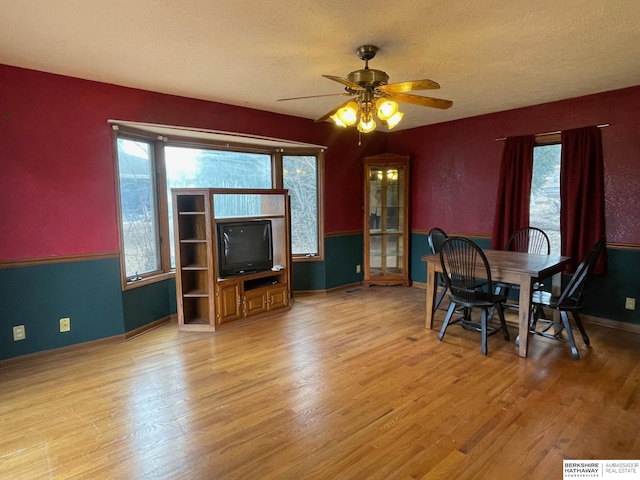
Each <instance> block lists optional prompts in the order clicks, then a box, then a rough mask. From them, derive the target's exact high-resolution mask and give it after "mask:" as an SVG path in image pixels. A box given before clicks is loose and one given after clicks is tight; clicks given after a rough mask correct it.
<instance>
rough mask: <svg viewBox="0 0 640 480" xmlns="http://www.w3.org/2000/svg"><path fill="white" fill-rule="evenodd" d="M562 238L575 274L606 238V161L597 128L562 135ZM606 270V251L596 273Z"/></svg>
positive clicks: (569, 268)
mask: <svg viewBox="0 0 640 480" xmlns="http://www.w3.org/2000/svg"><path fill="white" fill-rule="evenodd" d="M560 165H561V166H560V202H561V206H560V236H561V239H562V246H561V250H562V255H566V256H569V257H571V263H570V264H569V266H568V271H569V273H571V272H574V271H575V269H576V267H577V266H578V264H579V263H580V262H581V261H582V259H583V258H584V257H585V256H586V255H587V253H589V252H590V251H591V249H592V248H593V246H594V245H595V244H596V242H597V241H598V240H599V239H600V238H602V237H604V236H605V218H604V160H603V155H602V136H601V133H600V129H599V128H598V127H585V128H577V129H575V130H567V131H563V132H562V158H561V164H560ZM606 270H607V255H606V249H603V251H602V253H601V254H600V257H599V259H598V262H597V263H596V266H595V270H594V273H595V274H603V273H605V272H606Z"/></svg>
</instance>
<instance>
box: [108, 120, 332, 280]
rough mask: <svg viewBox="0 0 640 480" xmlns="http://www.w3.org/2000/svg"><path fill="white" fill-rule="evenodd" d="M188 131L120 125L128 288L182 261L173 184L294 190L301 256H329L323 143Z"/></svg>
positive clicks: (295, 245) (295, 246)
mask: <svg viewBox="0 0 640 480" xmlns="http://www.w3.org/2000/svg"><path fill="white" fill-rule="evenodd" d="M123 123H126V122H123ZM165 130H166V129H165ZM184 131H185V130H184V129H180V130H178V129H172V133H175V134H176V135H173V136H172V138H171V140H169V139H168V138H167V137H165V136H164V135H160V136H158V135H155V134H154V133H156V132H155V131H154V132H153V133H152V132H151V131H141V130H138V129H135V128H133V129H129V128H128V127H121V126H120V125H114V132H115V133H114V136H115V140H116V151H117V165H118V170H119V175H118V179H119V184H118V185H119V194H120V213H121V243H122V262H121V263H122V270H123V275H124V278H123V286H124V287H126V286H127V285H134V284H139V281H140V280H145V279H148V281H154V280H155V279H156V278H157V277H160V276H161V275H163V274H170V273H171V269H172V268H173V267H174V266H175V261H174V258H175V257H174V255H175V254H174V239H173V218H172V217H173V214H172V211H171V210H172V204H171V203H172V201H171V189H172V188H286V189H289V192H290V197H291V231H292V251H293V256H294V259H296V258H298V259H306V260H308V259H321V258H322V244H321V242H320V239H321V238H322V223H321V216H322V211H321V198H320V192H321V171H322V169H321V159H322V150H321V147H315V146H308V148H307V147H306V146H305V148H300V147H299V146H296V147H294V148H287V147H289V144H288V143H287V142H280V143H277V142H276V141H273V140H271V141H270V140H265V142H264V143H265V145H257V142H256V141H255V140H253V139H252V141H249V142H248V143H247V144H246V145H244V144H238V143H234V144H233V146H232V145H231V144H230V143H229V142H228V140H229V139H230V138H231V137H229V136H228V135H227V136H226V138H225V139H224V140H221V139H220V137H224V136H223V135H220V134H217V135H211V137H216V138H215V139H209V138H205V139H203V138H202V137H203V135H202V132H198V133H199V134H200V135H199V137H198V139H197V140H196V141H194V140H193V139H191V138H187V137H184V135H185V133H184ZM178 132H181V135H182V136H180V135H179V133H178ZM174 137H175V138H174ZM205 137H206V135H205ZM233 138H234V140H235V141H236V142H237V137H233ZM260 140H262V139H260ZM312 147H313V148H312ZM294 152H295V153H294ZM143 283H144V282H143Z"/></svg>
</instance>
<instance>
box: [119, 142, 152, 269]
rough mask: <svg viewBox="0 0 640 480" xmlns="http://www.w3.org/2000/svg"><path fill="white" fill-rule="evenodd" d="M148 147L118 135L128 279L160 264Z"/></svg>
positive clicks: (147, 144) (124, 246) (123, 233)
mask: <svg viewBox="0 0 640 480" xmlns="http://www.w3.org/2000/svg"><path fill="white" fill-rule="evenodd" d="M152 151H153V150H152V145H151V143H149V142H146V141H137V140H129V139H126V138H119V139H118V177H119V186H120V218H121V228H122V243H123V246H122V249H123V254H124V272H125V273H124V275H125V276H126V277H127V278H129V279H140V278H142V277H144V276H146V275H149V274H152V273H154V272H158V271H159V270H160V268H161V265H160V263H161V262H160V246H159V235H158V233H159V232H158V223H157V218H158V215H157V208H156V190H155V182H154V177H155V175H154V162H153V155H152Z"/></svg>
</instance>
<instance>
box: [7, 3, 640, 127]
mask: <svg viewBox="0 0 640 480" xmlns="http://www.w3.org/2000/svg"><path fill="white" fill-rule="evenodd" d="M0 32H2V33H1V34H0V63H4V64H8V65H15V66H20V67H26V68H32V69H36V70H42V71H46V72H53V73H60V74H64V75H70V76H74V77H80V78H86V79H91V80H98V81H102V82H107V83H113V84H117V85H125V86H130V87H136V88H142V89H148V90H153V91H157V92H164V93H170V94H176V95H182V96H187V97H193V98H200V99H205V100H213V101H218V102H223V103H228V104H233V105H241V106H247V107H250V108H257V109H261V110H267V111H271V112H279V113H285V114H290V115H295V116H300V117H305V118H311V119H316V118H318V117H320V116H322V115H323V114H324V113H326V112H327V111H329V110H331V109H332V108H333V107H335V106H336V105H338V104H339V103H341V102H342V101H344V99H343V98H342V97H339V96H336V97H324V98H314V99H306V100H296V101H288V102H278V101H277V99H279V98H287V97H297V96H304V95H319V94H329V93H336V94H337V93H341V92H342V87H341V85H340V84H338V83H335V82H332V81H330V80H327V79H325V78H323V77H322V74H329V75H336V76H341V77H346V76H347V75H348V73H349V72H351V71H353V70H358V69H360V68H362V67H363V65H364V64H363V62H362V61H361V60H360V59H359V58H358V57H357V56H356V55H355V53H354V51H355V49H356V48H357V47H358V46H360V45H364V44H373V45H376V46H378V47H379V48H380V51H379V52H378V54H377V56H376V58H375V59H373V60H372V61H371V62H370V67H371V68H375V69H379V70H384V71H385V72H387V73H388V74H389V76H390V80H389V81H390V82H391V83H392V82H400V81H406V80H415V79H421V78H429V79H432V80H435V81H436V82H438V83H440V85H441V89H440V90H431V91H425V92H415V93H417V94H421V95H429V96H434V97H439V98H445V99H449V100H453V102H454V105H453V107H452V108H450V109H449V110H437V109H432V108H426V107H419V106H414V105H403V110H404V111H405V117H404V119H403V121H402V123H401V124H400V126H399V127H398V128H410V127H416V126H421V125H427V124H433V123H439V122H443V121H448V120H453V119H458V118H464V117H469V116H474V115H480V114H485V113H490V112H496V111H502V110H508V109H512V108H517V107H522V106H527V105H534V104H539V103H545V102H549V101H554V100H559V99H564V98H571V97H577V96H581V95H586V94H590V93H597V92H602V91H607V90H615V89H618V88H624V87H629V86H634V85H640V63H639V62H638V59H639V58H640V1H639V0H609V1H607V0H604V1H603V0H561V1H558V0H536V1H517V0H468V1H464V2H463V1H455V0H446V1H445V0H427V1H418V0H409V1H398V2H389V1H379V0H370V1H368V2H355V1H345V0H323V1H321V2H319V1H316V0H314V1H307V0H273V1H271V2H258V1H256V0H220V1H211V0H109V1H106V0H48V1H44V0H2V2H1V5H0ZM0 88H2V87H1V86H0Z"/></svg>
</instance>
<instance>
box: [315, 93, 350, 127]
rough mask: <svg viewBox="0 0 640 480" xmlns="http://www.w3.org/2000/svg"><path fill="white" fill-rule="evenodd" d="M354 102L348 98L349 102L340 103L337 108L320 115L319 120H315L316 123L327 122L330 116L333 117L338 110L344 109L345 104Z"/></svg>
mask: <svg viewBox="0 0 640 480" xmlns="http://www.w3.org/2000/svg"><path fill="white" fill-rule="evenodd" d="M353 101H354V100H353V99H352V98H350V99H349V100H347V101H346V102H343V103H341V104H340V105H338V106H337V107H335V108H334V109H333V110H330V111H328V112H327V113H325V114H324V115H322V116H321V117H320V118H318V119H317V120H316V123H318V122H324V121H325V120H327V119H328V118H329V117H330V116H331V115H333V114H334V113H336V112H337V111H338V110H340V109H341V108H342V107H344V106H345V105H346V104H347V103H349V102H353Z"/></svg>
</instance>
